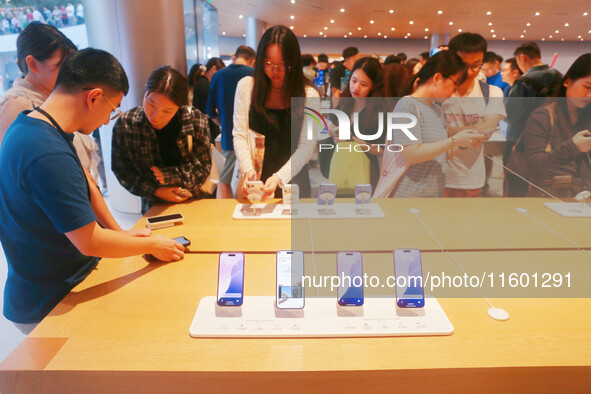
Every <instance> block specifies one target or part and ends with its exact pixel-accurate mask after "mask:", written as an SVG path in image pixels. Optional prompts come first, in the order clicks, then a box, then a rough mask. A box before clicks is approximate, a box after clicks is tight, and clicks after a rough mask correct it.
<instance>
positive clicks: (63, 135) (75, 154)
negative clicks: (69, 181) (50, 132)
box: [33, 107, 91, 200]
mask: <svg viewBox="0 0 591 394" xmlns="http://www.w3.org/2000/svg"><path fill="white" fill-rule="evenodd" d="M33 111H38V112H39V113H40V114H42V115H43V116H45V117H46V118H47V119H48V120H49V121H50V122H51V124H52V125H53V127H55V128H56V131H57V132H58V134H59V135H60V136H61V137H62V138H63V139H64V141H66V144H68V146H69V147H70V149H71V150H72V153H73V154H74V158H75V159H76V162H77V163H78V165H79V167H80V170H82V175H83V176H84V179H86V173H85V172H84V170H83V167H82V162H81V161H80V158H79V157H78V152H76V148H74V145H73V144H72V142H71V141H70V140H68V138H67V137H66V132H65V131H64V129H62V128H61V126H60V125H59V124H58V123H57V122H56V121H55V119H53V117H52V116H51V115H49V114H48V113H47V112H45V110H43V109H41V108H40V107H35V108H34V109H33ZM86 190H87V192H88V199H89V200H90V199H91V198H90V185H89V184H88V179H86Z"/></svg>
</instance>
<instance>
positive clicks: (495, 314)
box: [488, 308, 509, 321]
mask: <svg viewBox="0 0 591 394" xmlns="http://www.w3.org/2000/svg"><path fill="white" fill-rule="evenodd" d="M488 315H489V316H490V317H492V318H493V319H495V320H500V321H505V320H508V319H509V314H508V313H507V311H506V310H504V309H501V308H488Z"/></svg>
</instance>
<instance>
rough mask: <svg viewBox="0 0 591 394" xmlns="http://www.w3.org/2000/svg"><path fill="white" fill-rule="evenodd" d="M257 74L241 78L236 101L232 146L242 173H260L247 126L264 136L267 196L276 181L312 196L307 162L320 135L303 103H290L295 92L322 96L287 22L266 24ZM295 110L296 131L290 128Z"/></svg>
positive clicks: (248, 177) (250, 177)
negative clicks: (311, 131) (310, 133)
mask: <svg viewBox="0 0 591 394" xmlns="http://www.w3.org/2000/svg"><path fill="white" fill-rule="evenodd" d="M256 53H257V58H256V62H255V69H254V77H245V78H243V79H242V80H240V82H239V83H238V87H237V91H236V98H235V104H234V130H233V133H232V134H233V135H234V150H235V152H236V157H237V159H238V165H239V168H240V171H241V173H242V174H243V176H244V177H245V179H246V180H254V179H255V177H256V172H255V170H254V163H253V161H252V156H251V149H250V148H249V145H250V143H249V138H250V137H249V130H254V131H255V132H257V133H259V134H262V135H264V136H265V155H264V160H263V165H262V173H261V179H260V180H261V181H263V183H264V190H265V193H266V194H267V196H269V197H272V196H273V195H275V190H276V189H277V187H278V186H283V185H285V184H288V183H295V184H297V185H298V186H299V187H300V195H301V196H302V197H308V196H310V177H309V174H308V167H307V163H308V160H310V157H311V156H312V153H313V152H314V146H315V144H316V139H315V138H313V139H308V138H307V133H306V132H305V131H303V130H302V127H304V126H305V125H306V123H305V122H303V102H302V103H299V101H298V104H296V105H295V106H294V107H292V105H291V99H292V98H293V97H307V98H314V97H317V98H319V97H320V96H319V94H318V91H317V90H316V89H315V88H314V86H313V85H312V83H310V82H309V81H308V80H307V79H305V78H304V73H303V71H302V55H301V52H300V46H299V44H298V40H297V38H296V36H295V35H294V34H293V32H292V31H291V30H290V29H289V28H287V27H285V26H273V27H271V28H270V29H268V30H267V31H266V32H265V33H264V34H263V36H262V37H261V41H260V42H259V46H258V49H257V52H256ZM302 101H303V99H302ZM292 115H293V116H295V117H296V118H295V122H294V124H295V126H296V128H295V130H292V127H291V125H292Z"/></svg>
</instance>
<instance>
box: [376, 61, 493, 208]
mask: <svg viewBox="0 0 591 394" xmlns="http://www.w3.org/2000/svg"><path fill="white" fill-rule="evenodd" d="M465 79H466V67H465V66H464V63H463V62H462V59H461V58H460V57H459V56H458V55H456V54H454V53H451V52H449V51H441V52H438V53H436V54H435V55H433V56H431V57H430V58H429V60H427V62H426V63H425V64H424V65H423V67H421V69H420V70H419V72H418V73H417V74H416V75H414V76H413V77H411V78H410V79H409V80H408V82H407V89H406V93H407V94H410V95H408V96H405V97H403V98H401V99H400V100H399V101H398V103H397V104H396V107H395V108H394V111H393V112H397V113H408V114H413V115H415V116H416V118H417V124H416V125H415V126H414V127H412V128H410V129H409V131H410V132H411V133H412V135H413V136H414V137H415V138H416V140H411V139H410V138H409V136H407V135H406V134H405V133H404V132H403V131H401V130H399V129H395V130H394V132H393V139H394V140H393V141H392V142H393V143H395V144H399V145H402V146H403V147H404V149H403V150H402V151H401V152H392V151H390V150H385V151H384V157H383V161H382V169H381V172H382V174H395V173H397V172H396V171H392V168H389V166H390V165H391V163H393V162H398V163H399V164H398V166H400V167H404V166H407V167H408V168H407V170H406V171H405V172H404V174H403V175H402V176H401V177H400V179H395V178H394V176H385V177H384V176H382V177H381V178H380V180H379V182H378V186H377V188H376V189H385V190H390V189H392V190H393V193H388V196H390V195H392V194H393V196H394V197H406V198H414V197H443V191H444V185H445V167H446V154H447V155H448V156H449V155H453V154H457V152H458V149H459V148H466V147H470V146H474V144H478V143H479V141H480V140H481V136H480V135H479V134H478V133H476V132H475V131H473V130H462V131H460V132H458V133H456V134H455V135H453V136H448V135H447V131H446V130H445V126H444V124H443V118H442V114H441V106H440V103H441V101H442V100H443V99H445V98H446V97H450V96H451V95H452V94H453V93H454V92H455V91H456V90H457V89H458V87H460V86H461V85H462V83H463V82H464V80H465ZM386 145H390V141H387V142H386ZM396 155H401V156H399V157H396ZM382 182H385V183H387V184H389V185H390V187H388V186H386V187H385V186H383V184H382ZM388 196H381V197H388Z"/></svg>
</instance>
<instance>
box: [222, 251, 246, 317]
mask: <svg viewBox="0 0 591 394" xmlns="http://www.w3.org/2000/svg"><path fill="white" fill-rule="evenodd" d="M243 286H244V255H243V254H242V253H222V254H221V255H220V265H219V272H218V305H221V306H239V305H242V299H243Z"/></svg>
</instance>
